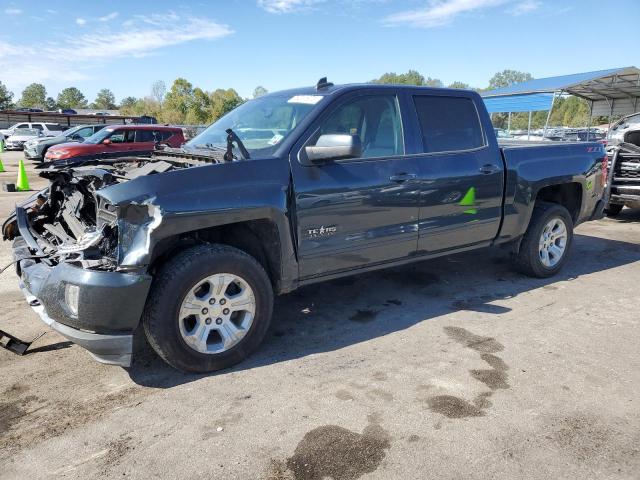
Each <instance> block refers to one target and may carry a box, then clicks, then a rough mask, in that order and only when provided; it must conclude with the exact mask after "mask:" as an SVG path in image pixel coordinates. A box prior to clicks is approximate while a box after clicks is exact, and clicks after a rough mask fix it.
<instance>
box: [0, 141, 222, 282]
mask: <svg viewBox="0 0 640 480" xmlns="http://www.w3.org/2000/svg"><path fill="white" fill-rule="evenodd" d="M223 154H224V152H222V151H217V150H211V151H207V152H196V153H191V152H189V151H185V150H183V149H165V150H163V151H158V152H155V153H154V154H153V156H152V157H122V158H117V159H112V160H109V159H93V160H84V161H77V162H75V163H72V164H71V165H69V164H65V165H48V166H47V165H45V167H46V168H44V169H42V171H41V172H40V176H41V177H43V178H47V179H49V181H50V184H49V187H47V188H46V189H45V190H43V191H41V192H40V193H38V194H37V196H36V197H35V198H32V199H31V201H30V202H29V203H28V204H26V205H23V206H22V207H18V208H16V213H15V214H14V215H13V216H12V217H11V218H10V219H9V220H8V221H7V222H6V223H5V225H4V226H3V232H2V233H3V237H4V239H5V240H12V239H13V238H15V237H17V236H19V235H20V234H21V233H22V234H24V233H25V232H24V229H25V228H27V229H28V234H30V235H31V237H33V240H34V241H35V244H33V243H32V247H33V248H31V249H30V250H31V251H32V253H33V254H34V258H40V259H43V260H44V261H46V263H49V264H51V265H55V264H58V263H61V262H66V263H72V264H76V265H78V266H81V267H83V268H89V269H96V270H111V271H113V270H116V269H118V270H126V269H127V265H133V264H134V263H135V260H136V255H138V254H137V253H136V248H139V246H140V245H141V246H144V244H145V243H146V242H145V238H144V237H145V236H146V235H148V234H149V233H150V231H151V230H152V229H153V227H154V226H155V225H157V224H158V223H159V222H160V221H161V219H162V217H161V212H160V211H159V210H160V209H159V208H158V207H156V206H155V205H153V203H152V202H150V201H147V202H145V201H141V202H140V203H132V204H130V205H127V206H124V207H123V206H115V205H111V204H109V203H108V202H107V201H106V200H105V199H104V198H103V197H101V195H100V191H101V190H103V189H105V188H107V187H109V186H112V185H116V184H120V183H123V182H130V181H132V180H135V179H136V178H139V177H141V176H146V175H158V174H163V173H166V172H171V171H175V170H180V169H184V168H192V167H196V166H199V165H205V164H210V163H222V162H224V159H223ZM121 210H124V212H123V211H121ZM25 217H26V221H22V222H21V219H22V220H25ZM23 236H25V235H23ZM36 244H37V245H36ZM36 246H37V248H36Z"/></svg>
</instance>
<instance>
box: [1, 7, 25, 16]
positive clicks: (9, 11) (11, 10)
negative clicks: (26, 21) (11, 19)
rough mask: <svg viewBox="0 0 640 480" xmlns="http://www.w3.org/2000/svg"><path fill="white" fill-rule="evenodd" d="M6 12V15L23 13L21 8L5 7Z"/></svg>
mask: <svg viewBox="0 0 640 480" xmlns="http://www.w3.org/2000/svg"><path fill="white" fill-rule="evenodd" d="M4 13H5V14H6V15H20V14H21V13H22V10H21V9H19V8H5V9H4Z"/></svg>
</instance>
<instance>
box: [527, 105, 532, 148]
mask: <svg viewBox="0 0 640 480" xmlns="http://www.w3.org/2000/svg"><path fill="white" fill-rule="evenodd" d="M529 140H531V111H529V126H528V127H527V142H528V141H529Z"/></svg>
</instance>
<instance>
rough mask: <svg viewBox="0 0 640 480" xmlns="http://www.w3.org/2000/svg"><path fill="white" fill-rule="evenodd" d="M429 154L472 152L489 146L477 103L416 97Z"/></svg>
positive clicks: (415, 100) (423, 96)
mask: <svg viewBox="0 0 640 480" xmlns="http://www.w3.org/2000/svg"><path fill="white" fill-rule="evenodd" d="M413 100H414V102H415V105H416V110H417V112H418V119H419V120H420V128H421V129H422V144H423V147H424V152H425V153H434V152H451V151H457V150H470V149H473V148H479V147H482V146H484V145H485V142H484V138H483V135H482V127H481V126H480V119H479V118H478V112H477V110H476V107H475V105H474V104H473V101H471V99H469V98H462V97H439V96H438V97H436V96H427V95H416V96H414V97H413Z"/></svg>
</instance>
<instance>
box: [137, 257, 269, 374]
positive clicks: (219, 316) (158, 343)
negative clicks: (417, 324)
mask: <svg viewBox="0 0 640 480" xmlns="http://www.w3.org/2000/svg"><path fill="white" fill-rule="evenodd" d="M272 309H273V290H272V287H271V282H270V280H269V277H268V276H267V274H266V272H265V271H264V269H263V268H262V266H261V265H260V264H259V263H258V262H257V261H256V260H255V259H254V258H253V257H251V256H249V255H247V254H246V253H244V252H242V251H241V250H238V249H236V248H232V247H228V246H226V245H199V246H196V247H193V248H190V249H188V250H185V251H183V252H181V253H180V254H178V255H177V256H176V257H174V258H173V259H172V260H170V261H169V262H167V263H166V264H165V265H164V266H163V267H162V268H161V269H160V271H159V272H158V274H157V275H156V277H155V279H154V284H153V287H152V291H151V294H150V295H149V299H148V301H147V306H146V308H145V313H144V315H143V325H144V329H145V333H146V336H147V339H148V341H149V343H150V344H151V346H152V347H153V349H154V350H155V351H156V352H157V353H158V355H160V357H161V358H162V359H164V360H165V361H166V362H167V363H168V364H170V365H171V366H173V367H175V368H177V369H179V370H183V371H189V372H210V371H214V370H219V369H222V368H227V367H230V366H232V365H234V364H236V363H238V362H240V361H242V360H244V359H245V358H246V357H247V356H248V355H249V354H250V353H251V352H252V351H253V350H255V348H256V347H257V346H258V345H259V344H260V343H261V342H262V340H263V338H264V336H265V334H266V332H267V329H268V327H269V322H270V321H271V312H272Z"/></svg>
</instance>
